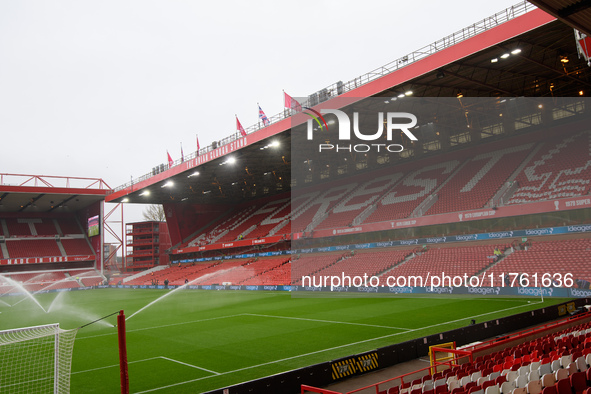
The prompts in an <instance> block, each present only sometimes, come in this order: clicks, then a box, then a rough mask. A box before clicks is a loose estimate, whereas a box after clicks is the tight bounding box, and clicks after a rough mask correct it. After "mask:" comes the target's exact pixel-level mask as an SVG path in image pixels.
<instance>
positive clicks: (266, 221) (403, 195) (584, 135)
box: [13, 131, 591, 246]
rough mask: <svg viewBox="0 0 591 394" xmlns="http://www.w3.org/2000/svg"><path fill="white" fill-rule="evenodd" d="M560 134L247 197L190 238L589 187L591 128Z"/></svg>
mask: <svg viewBox="0 0 591 394" xmlns="http://www.w3.org/2000/svg"><path fill="white" fill-rule="evenodd" d="M555 134H558V135H555V136H554V137H552V139H550V140H542V141H541V142H540V140H539V139H541V138H542V137H538V140H534V141H528V139H526V138H516V139H515V143H511V142H509V141H503V142H502V143H496V144H492V145H491V146H482V147H479V148H478V149H475V150H462V151H459V152H455V153H453V154H452V153H448V154H446V155H444V156H443V157H437V158H436V159H433V158H430V159H425V160H423V161H422V162H421V163H420V165H419V166H418V167H419V169H417V165H414V166H410V165H407V164H403V165H399V166H395V167H393V168H386V169H384V170H380V171H377V172H375V173H374V174H372V179H371V180H369V181H367V179H366V178H365V177H364V176H363V175H362V176H355V177H352V178H348V179H346V180H341V181H336V182H332V183H330V184H328V185H317V186H315V187H313V188H311V189H305V190H303V191H301V192H298V194H296V195H294V196H293V197H292V200H291V206H290V204H289V199H288V197H287V196H286V195H285V194H283V195H280V196H276V197H274V198H272V199H271V200H268V201H266V202H264V203H262V202H260V201H255V202H250V203H245V205H244V206H242V207H241V208H239V209H237V210H235V211H234V212H233V213H231V214H230V215H229V216H226V217H225V218H223V219H220V220H218V221H217V222H216V223H214V224H212V225H211V226H210V227H209V228H208V229H206V230H205V231H203V232H201V233H200V234H199V235H197V236H196V237H195V238H194V239H193V240H191V241H190V242H188V243H187V244H188V245H190V246H193V245H207V244H214V243H222V242H229V241H234V240H236V239H238V238H239V237H243V238H244V239H252V238H259V237H265V236H268V235H284V234H289V233H290V232H292V231H293V232H305V231H313V230H317V229H331V228H343V227H348V226H352V225H358V224H362V223H364V224H367V223H375V222H383V221H390V220H396V219H402V218H408V217H411V216H423V215H435V214H441V213H447V212H454V211H466V210H471V209H479V208H483V207H491V208H492V207H494V206H495V204H497V203H500V204H501V205H502V204H503V201H502V200H499V201H493V197H495V195H496V193H498V192H499V191H500V190H501V187H502V186H503V185H505V184H507V183H508V182H511V183H513V182H515V185H517V187H516V188H515V189H512V190H509V193H510V195H505V196H504V201H508V203H507V204H522V203H527V202H533V201H542V200H547V199H552V198H565V197H573V196H581V195H586V194H588V193H589V190H590V187H591V185H590V181H589V178H590V177H591V155H590V151H589V148H588V147H589V139H590V138H591V132H590V131H582V132H577V133H570V135H568V132H566V133H558V132H556V133H555ZM565 134H566V137H565ZM491 147H492V150H491ZM443 160H447V161H443ZM501 191H502V190H501ZM430 200H432V201H430ZM417 208H420V209H417ZM288 219H291V222H290V220H288ZM13 225H14V223H13ZM26 230H27V229H26V228H24V229H22V230H21V231H23V232H24V231H26Z"/></svg>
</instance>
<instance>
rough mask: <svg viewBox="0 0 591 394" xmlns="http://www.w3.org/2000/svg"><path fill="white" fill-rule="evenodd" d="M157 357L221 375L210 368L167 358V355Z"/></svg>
mask: <svg viewBox="0 0 591 394" xmlns="http://www.w3.org/2000/svg"><path fill="white" fill-rule="evenodd" d="M159 358H163V359H165V360H168V361H172V362H173V363H179V364H182V365H186V366H187V367H191V368H195V369H200V370H202V371H205V372H209V373H212V374H214V375H221V374H220V373H219V372H215V371H212V370H210V369H205V368H201V367H198V366H196V365H192V364H187V363H184V362H182V361H178V360H174V359H172V358H168V357H164V356H160V357H159Z"/></svg>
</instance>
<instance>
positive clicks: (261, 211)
mask: <svg viewBox="0 0 591 394" xmlns="http://www.w3.org/2000/svg"><path fill="white" fill-rule="evenodd" d="M275 209H279V204H275V202H271V203H268V204H265V205H264V206H261V203H256V204H255V205H252V206H250V207H249V209H248V212H249V213H248V214H246V215H242V217H240V218H239V219H238V220H236V221H233V222H231V223H230V225H229V226H228V227H227V229H228V230H230V231H229V232H228V234H226V235H224V236H223V237H221V238H220V239H219V240H218V241H217V242H220V243H221V242H231V241H236V240H237V239H239V237H240V236H241V235H242V236H244V233H245V232H246V231H247V230H249V229H250V228H251V227H252V226H256V225H257V224H259V223H260V222H261V221H262V220H263V219H264V218H266V217H267V216H269V214H270V212H269V211H271V212H273V211H274V210H275ZM247 236H248V234H247ZM248 238H251V237H248Z"/></svg>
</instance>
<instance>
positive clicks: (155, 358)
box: [71, 356, 220, 375]
mask: <svg viewBox="0 0 591 394" xmlns="http://www.w3.org/2000/svg"><path fill="white" fill-rule="evenodd" d="M159 358H161V359H164V360H167V361H172V362H174V363H178V364H182V365H186V366H187V367H191V368H195V369H200V370H202V371H205V372H209V373H211V374H214V375H220V373H219V372H215V371H212V370H210V369H206V368H201V367H198V366H196V365H192V364H187V363H184V362H182V361H178V360H174V359H172V358H168V357H164V356H156V357H150V358H144V359H142V360H135V361H128V362H127V364H136V363H143V362H144V361H150V360H157V359H159ZM108 368H119V364H113V365H107V366H105V367H98V368H92V369H86V370H84V371H78V372H72V373H71V374H72V375H74V374H78V373H86V372H93V371H99V370H101V369H108Z"/></svg>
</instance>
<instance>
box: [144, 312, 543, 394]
mask: <svg viewBox="0 0 591 394" xmlns="http://www.w3.org/2000/svg"><path fill="white" fill-rule="evenodd" d="M540 303H542V301H538V302H535V303H531V304H525V305H518V306H514V307H511V308H505V309H500V310H497V311H493V312H487V313H481V314H480V315H474V316H468V317H463V318H461V319H457V320H451V321H448V322H443V323H438V324H433V325H430V326H425V327H421V328H414V329H410V330H408V331H404V332H397V333H394V334H389V335H384V336H381V337H376V338H371V339H365V340H363V341H358V342H353V343H348V344H345V345H341V346H334V347H331V348H328V349H323V350H317V351H315V352H310V353H305V354H300V355H297V356H292V357H287V358H283V359H280V360H275V361H269V362H266V363H262V364H257V365H251V366H249V367H244V368H240V369H235V370H233V371H228V372H221V373H220V374H219V375H216V376H222V375H228V374H232V373H235V372H240V371H245V370H247V369H253V368H258V367H263V366H265V365H269V364H277V363H280V362H283V361H289V360H293V359H296V358H300V357H306V356H310V355H313V354H318V353H324V352H327V351H330V350H335V349H341V348H344V347H349V346H353V345H358V344H360V343H365V342H371V341H376V340H379V339H384V338H389V337H395V336H398V335H402V334H406V333H409V332H414V331H421V330H424V329H427V328H433V327H438V326H443V325H446V324H450V323H455V322H458V321H461V320H466V319H471V318H474V317H480V316H486V315H492V314H493V313H498V312H504V311H508V310H511V309H516V308H522V307H524V306H526V305H536V304H540ZM211 377H212V376H205V377H202V378H197V379H192V380H187V381H185V382H179V383H174V384H170V385H168V386H162V387H157V388H153V389H149V390H145V391H139V392H137V393H135V394H143V393H150V392H153V391H158V390H162V389H167V388H171V387H176V386H180V385H183V384H187V383H193V382H198V381H200V380H203V379H209V378H211Z"/></svg>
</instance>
